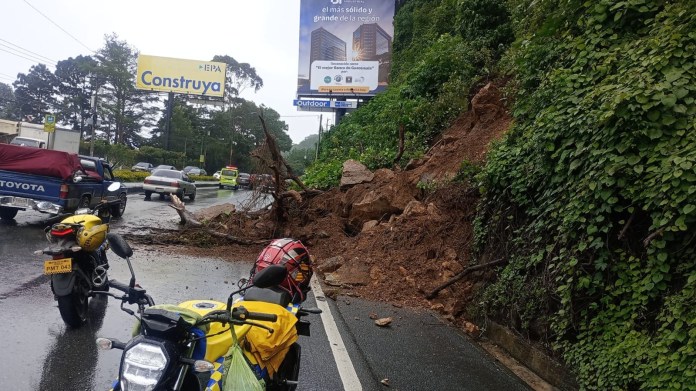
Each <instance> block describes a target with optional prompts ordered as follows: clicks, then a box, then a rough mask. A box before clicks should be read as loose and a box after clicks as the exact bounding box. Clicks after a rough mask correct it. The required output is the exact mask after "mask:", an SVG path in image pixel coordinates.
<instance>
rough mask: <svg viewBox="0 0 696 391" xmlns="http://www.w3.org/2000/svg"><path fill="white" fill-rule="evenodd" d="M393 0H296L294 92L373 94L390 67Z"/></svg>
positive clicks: (383, 84) (382, 86) (384, 82)
mask: <svg viewBox="0 0 696 391" xmlns="http://www.w3.org/2000/svg"><path fill="white" fill-rule="evenodd" d="M393 22H394V1H393V0H301V2H300V56H299V72H298V82H297V96H323V97H351V96H372V95H375V94H376V93H378V92H380V91H382V90H384V89H385V88H386V87H387V84H388V80H389V72H390V70H391V56H392V41H393V36H394V24H393Z"/></svg>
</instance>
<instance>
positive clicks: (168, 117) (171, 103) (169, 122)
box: [164, 91, 174, 150]
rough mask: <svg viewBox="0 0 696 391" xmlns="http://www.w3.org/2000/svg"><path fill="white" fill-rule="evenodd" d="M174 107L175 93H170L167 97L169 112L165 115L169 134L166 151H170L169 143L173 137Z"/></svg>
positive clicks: (166, 139) (165, 138) (165, 142)
mask: <svg viewBox="0 0 696 391" xmlns="http://www.w3.org/2000/svg"><path fill="white" fill-rule="evenodd" d="M173 107H174V93H173V92H171V91H169V95H168V97H167V111H166V113H165V119H164V121H165V122H164V123H165V129H166V131H167V134H166V135H165V137H164V149H166V150H169V141H170V140H171V137H172V108H173Z"/></svg>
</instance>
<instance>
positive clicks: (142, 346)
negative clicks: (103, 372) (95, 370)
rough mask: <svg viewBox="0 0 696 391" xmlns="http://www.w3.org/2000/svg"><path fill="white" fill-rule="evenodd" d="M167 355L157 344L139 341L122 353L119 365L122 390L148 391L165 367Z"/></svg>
mask: <svg viewBox="0 0 696 391" xmlns="http://www.w3.org/2000/svg"><path fill="white" fill-rule="evenodd" d="M167 361H168V359H167V355H166V354H165V353H164V350H163V349H162V348H161V347H160V346H157V345H153V344H150V343H146V342H140V343H138V344H136V345H134V346H133V347H132V348H130V349H128V350H127V351H126V352H125V353H124V358H123V365H122V367H121V386H122V387H123V391H150V390H153V389H154V388H155V386H156V385H157V383H158V382H159V381H160V378H161V377H162V374H163V373H164V369H165V368H166V367H167Z"/></svg>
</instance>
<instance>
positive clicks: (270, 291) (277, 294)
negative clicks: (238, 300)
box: [244, 286, 292, 307]
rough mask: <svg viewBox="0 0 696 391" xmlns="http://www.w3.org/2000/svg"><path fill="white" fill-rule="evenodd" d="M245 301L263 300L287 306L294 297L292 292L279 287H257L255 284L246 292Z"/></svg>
mask: <svg viewBox="0 0 696 391" xmlns="http://www.w3.org/2000/svg"><path fill="white" fill-rule="evenodd" d="M244 301H263V302H266V303H272V304H278V305H279V306H281V307H287V306H288V304H290V302H291V301H292V297H291V296H290V293H288V292H287V291H285V290H283V289H281V288H278V287H272V288H257V287H255V286H254V287H251V288H249V289H247V291H246V293H245V294H244Z"/></svg>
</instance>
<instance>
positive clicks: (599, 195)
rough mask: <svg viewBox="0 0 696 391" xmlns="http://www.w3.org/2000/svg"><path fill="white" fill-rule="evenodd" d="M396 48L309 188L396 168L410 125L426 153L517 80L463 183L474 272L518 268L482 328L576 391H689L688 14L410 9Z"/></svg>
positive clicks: (694, 347)
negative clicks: (491, 137)
mask: <svg viewBox="0 0 696 391" xmlns="http://www.w3.org/2000/svg"><path fill="white" fill-rule="evenodd" d="M395 34H396V36H395V41H394V57H393V60H394V61H393V71H392V75H391V84H390V88H389V90H388V91H387V92H386V93H384V94H381V95H379V96H377V97H375V98H374V99H372V100H371V101H370V102H369V103H368V104H367V105H365V106H363V107H362V108H361V109H359V110H358V111H356V112H354V113H352V114H351V115H349V116H348V117H346V118H345V120H344V121H343V122H342V123H341V124H340V125H339V126H337V127H335V128H334V129H332V130H331V131H330V132H329V133H328V134H327V135H326V137H325V138H324V139H323V141H322V145H321V156H320V159H319V161H317V162H315V163H314V164H313V165H312V166H311V167H310V168H309V169H308V171H307V174H306V176H307V182H308V183H311V184H313V185H315V186H318V187H329V186H332V185H335V184H336V183H337V182H338V179H339V176H340V172H341V163H342V162H343V161H344V160H345V159H347V158H353V159H357V160H360V161H361V162H363V163H364V164H366V165H367V166H368V167H369V168H371V169H375V168H378V167H385V166H390V165H392V164H393V163H394V162H393V160H394V158H395V156H396V155H397V142H398V140H397V134H398V129H399V126H401V125H404V126H405V129H406V151H405V154H404V159H409V158H412V157H417V156H419V154H422V153H423V151H424V150H425V148H426V146H427V145H428V143H429V142H430V141H431V140H432V139H433V137H434V136H436V135H437V134H439V133H440V132H441V131H442V130H443V129H444V128H445V127H446V126H447V124H448V123H449V122H451V120H452V119H453V118H454V117H455V116H456V115H457V114H458V113H460V112H461V111H462V110H464V109H465V108H466V102H467V100H468V96H469V95H470V92H471V91H475V90H476V88H477V87H478V86H480V85H482V83H483V82H485V81H486V80H487V79H495V78H505V79H508V80H509V82H508V83H507V86H506V91H505V92H506V94H507V96H508V98H510V100H509V101H510V102H512V103H511V106H510V108H511V109H512V110H513V115H514V119H515V121H514V125H513V127H512V129H511V130H510V131H509V133H508V135H507V136H506V138H505V139H504V140H502V141H501V142H499V143H498V144H496V145H495V146H494V148H493V149H492V151H491V152H490V154H489V155H488V160H487V162H486V164H485V165H484V166H483V167H479V166H474V165H472V164H470V163H468V162H463V163H462V167H461V170H460V172H459V173H458V175H457V178H456V180H457V181H460V182H464V183H469V184H470V185H472V186H476V187H477V188H478V189H479V190H480V191H481V193H482V198H481V202H480V205H479V210H478V217H477V219H476V221H475V223H474V228H475V245H474V249H473V252H474V253H473V255H474V257H473V258H474V259H488V260H494V259H505V260H507V261H508V263H507V266H506V267H504V268H503V269H502V270H500V272H499V274H498V278H497V279H496V281H494V282H493V283H492V284H491V285H489V286H488V287H487V289H485V290H484V291H483V293H482V294H481V295H480V297H479V298H478V300H476V308H475V311H476V313H478V315H480V316H483V317H485V318H488V319H493V320H495V321H497V322H501V323H504V324H506V325H508V326H510V327H513V328H516V329H517V330H519V331H520V332H522V333H524V334H526V335H528V336H530V337H531V338H534V339H537V340H539V341H540V342H542V343H543V344H546V346H548V347H549V348H551V349H553V350H555V352H556V353H557V354H558V355H559V356H561V357H562V358H563V359H564V360H565V361H566V363H567V364H568V367H569V368H570V369H571V370H573V371H575V373H576V374H577V378H578V381H579V384H580V385H581V388H582V389H600V390H605V389H606V390H638V389H640V390H643V389H654V390H658V389H659V390H663V389H696V382H694V381H693V379H694V378H695V377H696V370H695V369H694V363H695V362H696V200H695V197H696V120H695V118H696V3H695V2H693V1H687V0H681V1H659V0H597V1H587V2H582V1H578V0H541V1H539V0H508V1H507V2H505V1H502V0H501V1H493V0H458V1H455V0H451V1H450V0H440V1H425V0H410V1H405V2H403V6H402V7H401V8H400V10H399V12H398V15H397V17H396V32H395ZM513 37H514V39H513ZM513 41H514V42H513ZM510 43H512V45H510V46H508V44H510ZM432 186H434V185H433V184H431V183H419V187H420V188H421V189H422V190H424V191H427V190H429V189H430V188H431V187H432Z"/></svg>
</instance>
